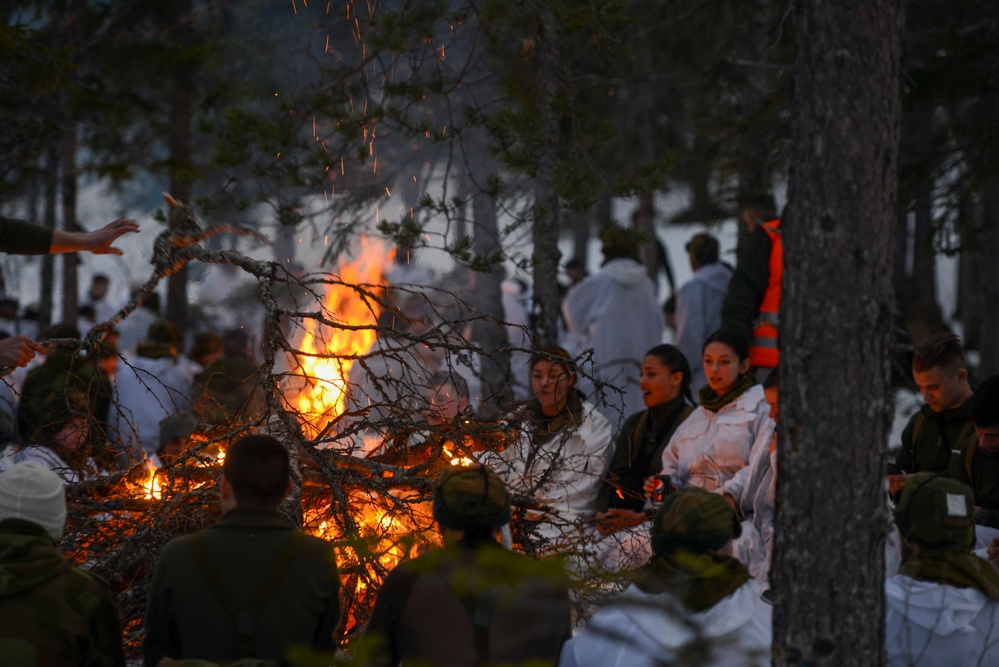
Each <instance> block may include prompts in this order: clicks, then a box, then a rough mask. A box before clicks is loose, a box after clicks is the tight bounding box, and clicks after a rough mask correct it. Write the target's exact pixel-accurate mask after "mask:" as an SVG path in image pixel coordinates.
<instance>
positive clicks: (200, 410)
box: [194, 329, 265, 424]
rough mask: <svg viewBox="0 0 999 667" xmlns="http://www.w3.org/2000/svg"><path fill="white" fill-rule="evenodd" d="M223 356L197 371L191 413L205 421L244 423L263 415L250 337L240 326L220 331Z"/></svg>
mask: <svg viewBox="0 0 999 667" xmlns="http://www.w3.org/2000/svg"><path fill="white" fill-rule="evenodd" d="M222 352H223V357H222V358H221V359H218V360H217V361H214V362H212V363H211V364H209V365H208V366H207V367H206V368H205V370H203V371H201V373H199V374H198V376H197V378H196V380H195V388H194V395H195V400H194V414H195V415H197V417H198V419H199V420H200V421H202V422H205V423H207V424H226V423H229V422H231V421H233V420H237V421H240V422H248V421H251V420H253V419H256V418H257V417H259V416H260V415H261V414H263V411H264V408H265V405H264V393H263V388H262V387H261V385H260V379H261V378H260V366H258V365H257V363H256V362H255V361H254V360H253V359H252V358H251V353H250V337H249V335H248V334H247V333H246V331H245V330H244V329H230V330H229V331H226V332H225V333H224V334H222Z"/></svg>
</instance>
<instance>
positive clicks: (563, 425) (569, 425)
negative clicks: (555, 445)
mask: <svg viewBox="0 0 999 667" xmlns="http://www.w3.org/2000/svg"><path fill="white" fill-rule="evenodd" d="M529 415H530V425H529V427H528V428H529V429H530V433H531V444H532V445H534V446H535V447H537V446H538V445H541V444H544V443H546V442H548V441H549V440H551V439H552V438H553V437H555V436H556V435H558V434H559V433H562V432H563V431H567V430H569V429H574V428H576V427H578V426H579V425H580V424H582V423H583V399H582V395H581V394H580V393H579V392H578V391H576V390H570V391H569V395H568V397H567V398H566V402H565V407H564V408H563V409H562V411H561V412H559V413H558V414H557V415H555V416H554V417H549V416H547V415H545V414H544V413H543V412H541V404H540V403H538V401H537V400H534V401H532V402H531V404H530V411H529Z"/></svg>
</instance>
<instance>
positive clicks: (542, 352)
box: [528, 345, 577, 378]
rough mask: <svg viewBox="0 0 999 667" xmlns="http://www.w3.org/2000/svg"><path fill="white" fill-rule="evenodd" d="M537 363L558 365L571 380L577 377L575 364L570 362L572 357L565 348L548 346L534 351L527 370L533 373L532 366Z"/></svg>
mask: <svg viewBox="0 0 999 667" xmlns="http://www.w3.org/2000/svg"><path fill="white" fill-rule="evenodd" d="M539 361H548V362H550V363H552V364H558V365H560V366H561V367H562V368H564V369H565V372H566V373H568V374H569V375H571V376H572V377H573V378H575V377H576V375H577V369H576V362H575V361H573V360H572V356H571V355H570V354H569V353H568V352H567V351H566V350H565V348H563V347H559V346H558V345H548V346H546V347H543V348H541V349H539V350H535V351H534V354H532V355H531V361H530V363H529V364H528V368H529V369H530V370H531V371H533V370H534V366H535V365H536V364H537V363H538V362H539Z"/></svg>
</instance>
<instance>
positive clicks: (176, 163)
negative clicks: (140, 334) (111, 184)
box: [163, 0, 194, 333]
mask: <svg viewBox="0 0 999 667" xmlns="http://www.w3.org/2000/svg"><path fill="white" fill-rule="evenodd" d="M174 4H175V5H176V15H177V16H179V17H186V16H189V15H190V13H191V0H176V2H175V3H174ZM193 89H194V69H193V66H192V64H191V63H190V62H188V61H186V60H185V61H184V62H181V63H180V64H178V65H177V67H176V70H175V71H174V79H173V94H172V96H171V100H170V163H171V169H170V194H171V195H173V196H174V197H175V198H177V199H179V200H180V201H182V202H184V203H185V204H188V205H193V202H192V201H191V177H190V169H191V114H192V105H193V102H192V96H193V94H194V90H193ZM187 273H188V272H187V266H184V267H183V268H181V269H180V270H179V271H177V272H176V273H174V274H173V275H171V276H170V277H169V278H168V279H167V298H166V310H165V311H164V313H163V315H164V317H165V318H166V319H167V320H169V321H170V322H171V323H173V325H174V326H175V327H177V330H178V331H180V332H182V333H183V332H184V331H186V330H187Z"/></svg>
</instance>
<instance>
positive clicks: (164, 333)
mask: <svg viewBox="0 0 999 667" xmlns="http://www.w3.org/2000/svg"><path fill="white" fill-rule="evenodd" d="M146 338H148V339H149V340H151V341H153V342H154V343H166V344H167V345H173V346H174V347H180V332H178V331H177V327H175V326H174V325H173V324H171V323H170V322H168V321H166V320H156V321H155V322H153V323H152V324H150V325H149V330H148V331H147V332H146Z"/></svg>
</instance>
